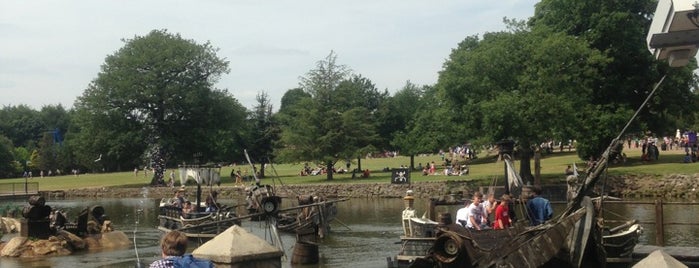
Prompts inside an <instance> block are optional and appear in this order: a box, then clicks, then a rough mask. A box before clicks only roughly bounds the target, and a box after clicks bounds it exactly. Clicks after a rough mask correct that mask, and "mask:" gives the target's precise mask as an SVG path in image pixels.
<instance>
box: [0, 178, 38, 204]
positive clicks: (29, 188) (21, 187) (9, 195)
mask: <svg viewBox="0 0 699 268" xmlns="http://www.w3.org/2000/svg"><path fill="white" fill-rule="evenodd" d="M37 194H39V183H38V182H13V183H0V200H16V199H27V198H28V197H29V196H32V195H37Z"/></svg>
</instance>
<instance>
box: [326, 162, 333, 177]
mask: <svg viewBox="0 0 699 268" xmlns="http://www.w3.org/2000/svg"><path fill="white" fill-rule="evenodd" d="M325 169H326V171H327V174H328V178H327V180H329V181H331V180H333V161H332V160H330V161H328V165H327V166H325Z"/></svg>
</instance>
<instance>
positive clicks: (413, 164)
mask: <svg viewBox="0 0 699 268" xmlns="http://www.w3.org/2000/svg"><path fill="white" fill-rule="evenodd" d="M414 170H415V154H410V171H414Z"/></svg>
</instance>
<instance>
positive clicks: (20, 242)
mask: <svg viewBox="0 0 699 268" xmlns="http://www.w3.org/2000/svg"><path fill="white" fill-rule="evenodd" d="M24 242H27V238H26V237H21V236H18V237H14V238H12V239H10V241H8V242H7V243H6V244H5V246H4V247H3V248H2V250H1V251H0V257H19V256H20V255H21V254H22V249H23V246H24Z"/></svg>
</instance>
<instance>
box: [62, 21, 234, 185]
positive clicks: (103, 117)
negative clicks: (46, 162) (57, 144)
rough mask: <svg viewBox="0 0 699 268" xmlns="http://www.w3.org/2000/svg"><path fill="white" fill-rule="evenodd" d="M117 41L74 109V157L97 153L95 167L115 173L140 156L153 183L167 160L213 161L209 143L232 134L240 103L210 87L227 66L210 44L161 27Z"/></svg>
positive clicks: (215, 149) (158, 180)
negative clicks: (76, 152)
mask: <svg viewBox="0 0 699 268" xmlns="http://www.w3.org/2000/svg"><path fill="white" fill-rule="evenodd" d="M124 42H125V45H124V47H122V48H121V49H119V50H118V51H117V52H115V53H114V54H112V55H109V56H107V58H106V59H105V63H104V64H103V65H102V68H101V71H100V72H99V74H98V75H97V78H96V79H94V80H93V81H92V83H91V84H90V85H89V87H88V88H87V89H86V90H85V91H84V93H83V95H82V96H80V97H79V98H78V100H77V102H76V104H75V110H76V118H77V122H76V123H77V124H79V127H80V129H79V131H80V135H79V137H78V140H79V141H81V146H80V147H81V148H80V149H81V151H82V153H81V154H80V155H81V156H80V157H79V158H80V160H81V161H82V162H85V161H88V159H90V158H89V157H90V156H92V157H96V156H98V155H102V160H101V161H104V162H102V163H104V164H100V163H99V162H98V164H100V165H106V164H110V163H111V164H110V165H111V167H112V168H116V167H119V168H122V167H123V166H124V165H126V164H133V163H134V161H133V159H138V158H139V157H140V156H145V157H144V158H145V161H146V163H145V164H146V165H148V166H150V167H152V168H153V169H154V171H155V172H154V175H153V178H152V180H151V184H156V183H158V182H162V178H163V172H164V170H165V165H166V163H167V161H168V159H177V160H180V161H187V160H189V163H192V161H202V162H203V161H206V160H208V159H211V158H213V155H214V154H215V152H216V151H217V150H218V149H217V148H215V145H217V144H213V141H215V140H216V139H218V138H221V136H227V134H230V133H231V132H234V131H235V130H234V128H235V127H234V126H233V124H230V121H231V120H232V119H231V117H233V118H238V117H242V118H244V115H231V114H230V113H232V112H239V110H241V109H240V108H239V107H238V106H239V104H238V103H237V101H236V100H235V99H233V98H232V96H231V95H230V94H229V93H227V92H226V91H221V90H217V89H215V88H214V84H215V83H216V81H218V79H219V78H220V76H221V74H224V73H227V72H228V71H229V68H228V61H226V60H225V59H222V58H219V57H218V56H217V55H216V52H217V51H218V49H216V48H214V47H212V46H211V44H210V43H208V42H206V43H204V44H199V43H197V42H195V41H194V40H188V39H184V38H183V37H181V36H180V35H179V34H172V33H169V32H167V31H166V30H153V31H151V32H150V33H148V34H147V35H145V36H135V37H134V38H132V39H125V40H124ZM220 120H223V121H220ZM129 168H130V167H129Z"/></svg>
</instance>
